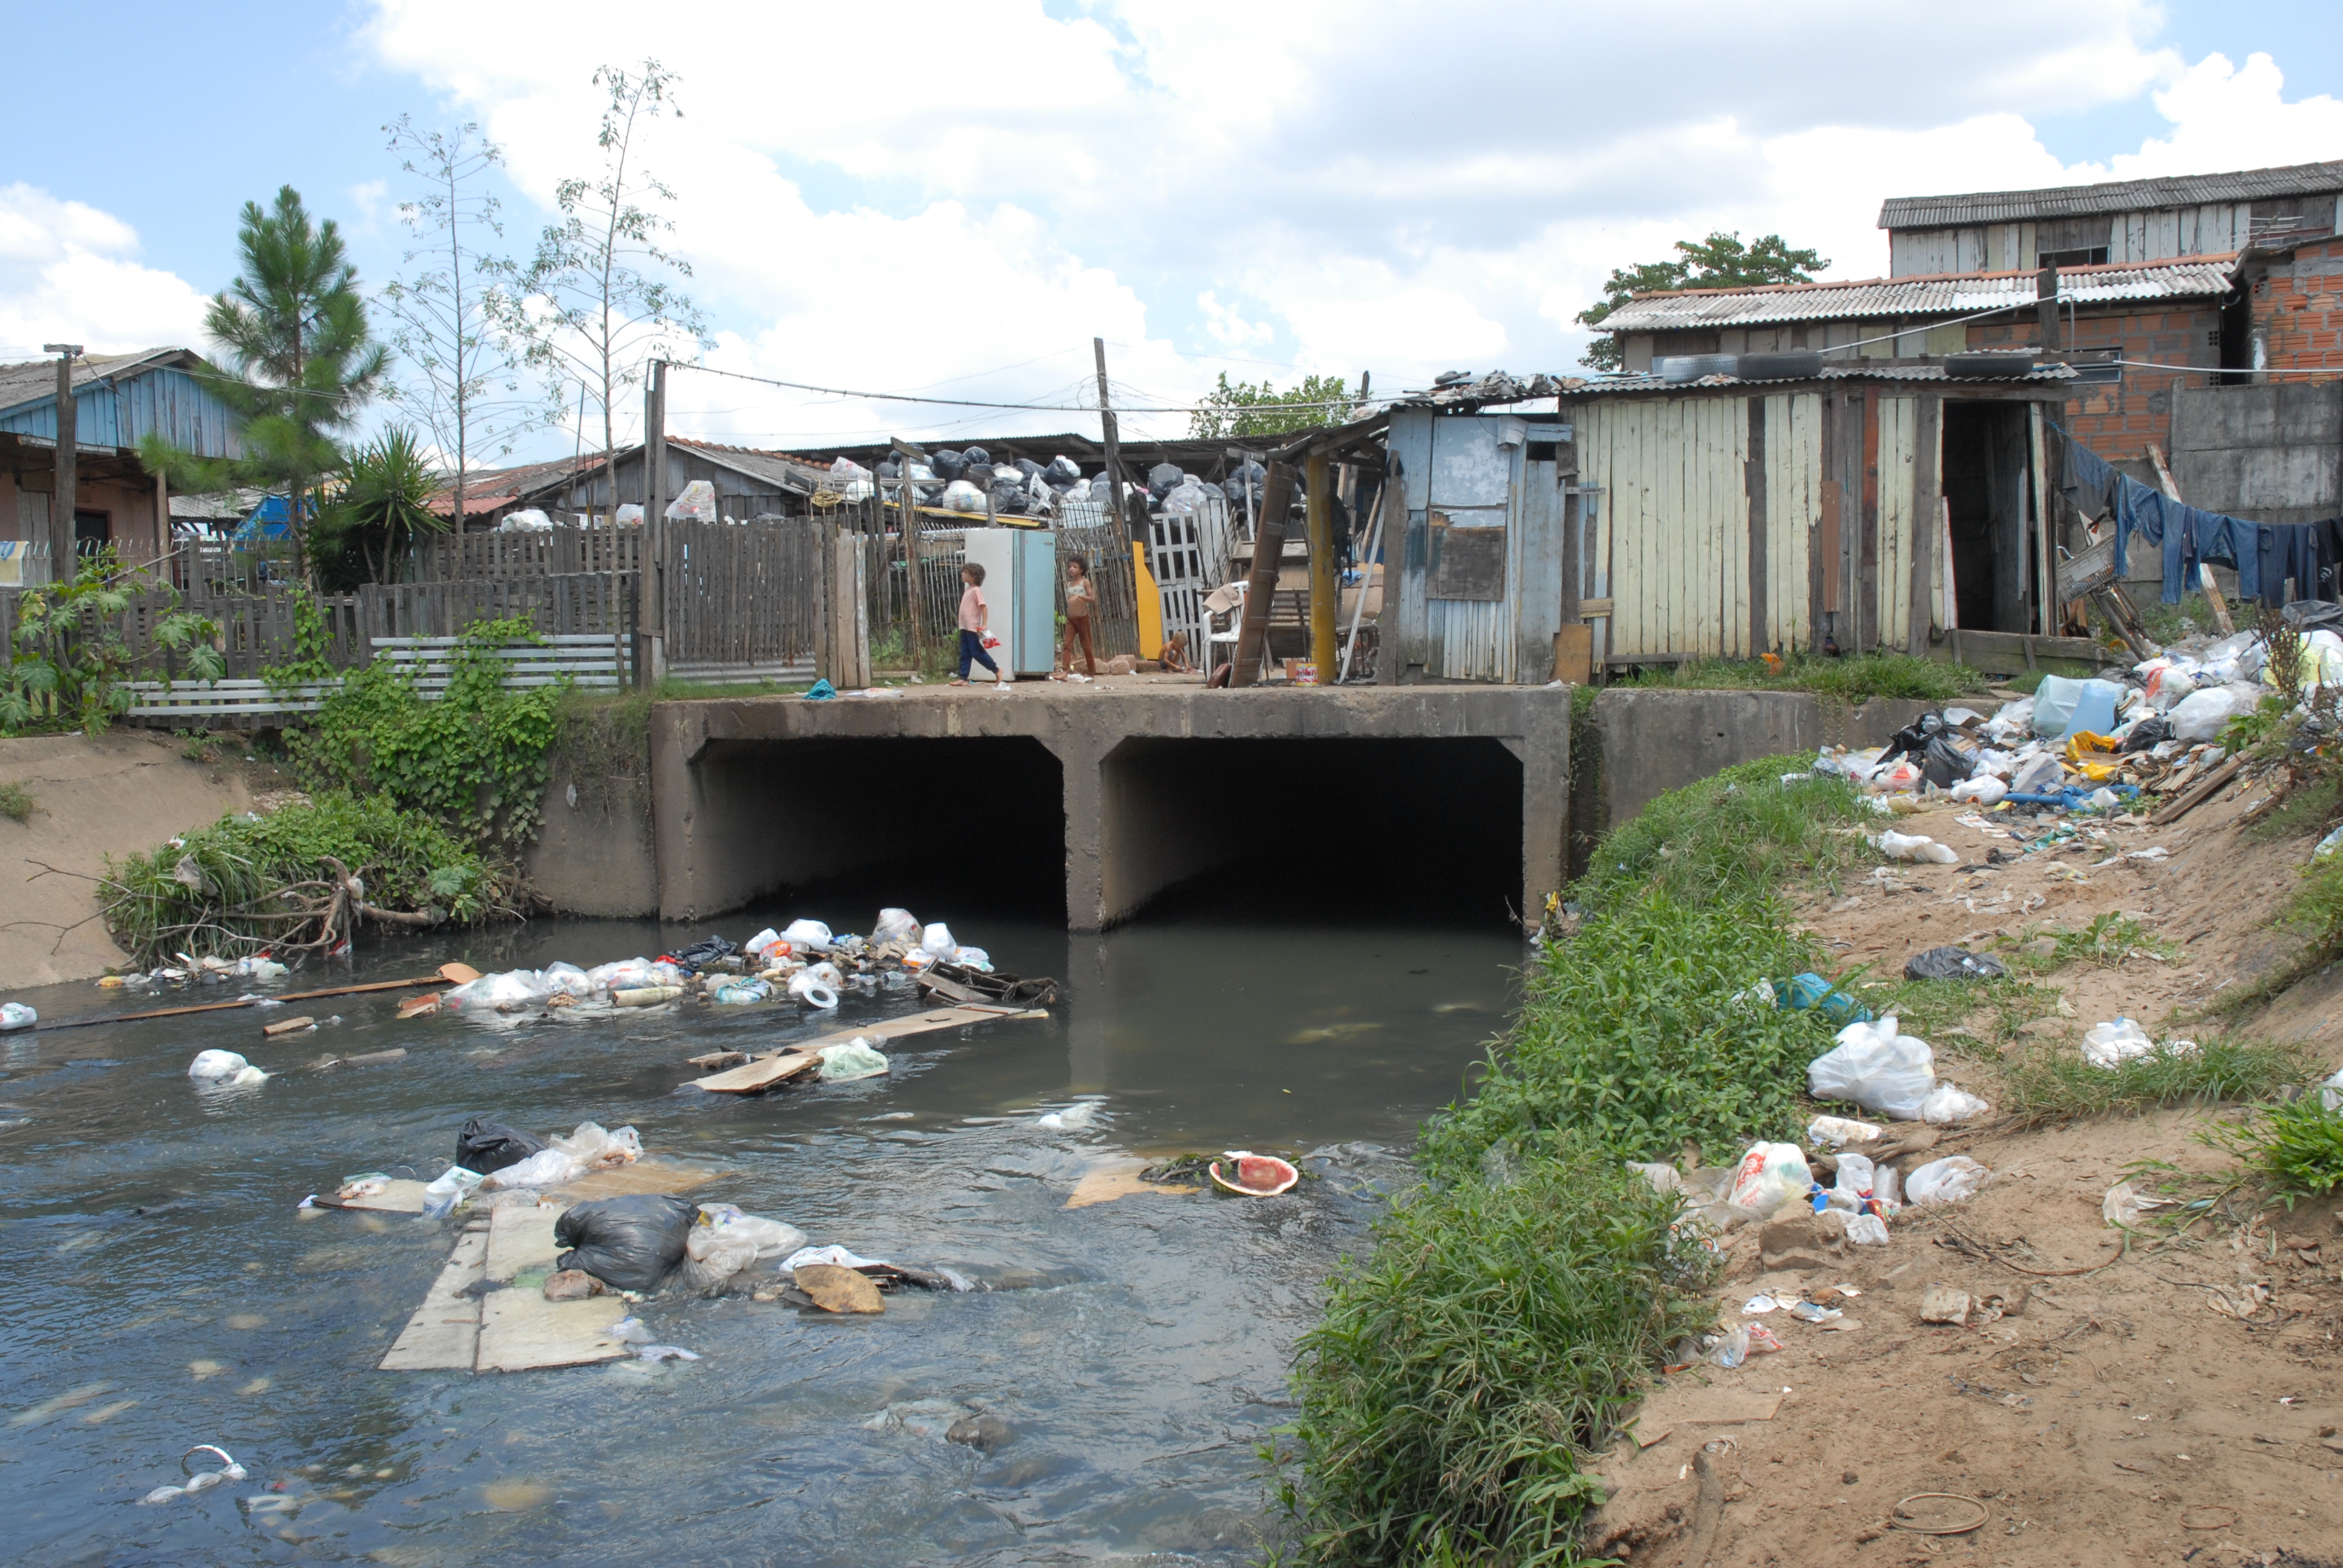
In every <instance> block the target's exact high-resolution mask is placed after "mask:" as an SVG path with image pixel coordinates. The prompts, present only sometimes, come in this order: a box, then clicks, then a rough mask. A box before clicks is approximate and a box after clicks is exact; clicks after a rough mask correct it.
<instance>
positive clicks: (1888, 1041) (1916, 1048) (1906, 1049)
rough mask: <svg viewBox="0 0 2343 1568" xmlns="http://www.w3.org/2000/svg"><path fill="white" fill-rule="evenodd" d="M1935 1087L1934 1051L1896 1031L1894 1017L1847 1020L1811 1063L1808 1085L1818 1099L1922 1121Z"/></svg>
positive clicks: (1905, 1119) (1809, 1065)
mask: <svg viewBox="0 0 2343 1568" xmlns="http://www.w3.org/2000/svg"><path fill="white" fill-rule="evenodd" d="M1935 1088H1936V1054H1935V1052H1933V1051H1931V1050H1929V1049H1928V1043H1927V1041H1926V1040H1917V1039H1915V1038H1914V1037H1913V1036H1911V1035H1908V1034H1902V1033H1899V1032H1897V1030H1896V1020H1895V1019H1894V1018H1893V1017H1889V1018H1883V1019H1880V1020H1876V1021H1875V1022H1868V1023H1851V1024H1848V1025H1847V1026H1846V1027H1845V1029H1843V1030H1839V1031H1838V1043H1837V1044H1836V1045H1835V1046H1833V1047H1832V1048H1831V1049H1830V1050H1827V1051H1825V1052H1824V1053H1823V1054H1822V1055H1820V1056H1818V1057H1816V1058H1815V1060H1813V1061H1811V1062H1809V1063H1808V1064H1807V1066H1806V1091H1807V1092H1808V1093H1810V1094H1812V1095H1813V1096H1814V1097H1815V1099H1816V1100H1849V1101H1854V1102H1855V1104H1857V1105H1860V1106H1862V1107H1863V1108H1864V1109H1865V1111H1877V1112H1878V1113H1879V1114H1881V1115H1883V1116H1890V1117H1893V1118H1895V1119H1896V1121H1919V1120H1920V1119H1921V1108H1922V1107H1923V1106H1924V1105H1926V1103H1927V1099H1928V1095H1929V1092H1930V1091H1933V1090H1934V1089H1935Z"/></svg>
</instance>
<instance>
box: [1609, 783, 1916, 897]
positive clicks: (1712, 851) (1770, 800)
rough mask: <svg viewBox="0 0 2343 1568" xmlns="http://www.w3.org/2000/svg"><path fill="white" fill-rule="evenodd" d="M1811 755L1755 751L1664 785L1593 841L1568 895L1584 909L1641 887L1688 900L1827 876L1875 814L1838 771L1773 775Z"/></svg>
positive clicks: (1841, 867)
mask: <svg viewBox="0 0 2343 1568" xmlns="http://www.w3.org/2000/svg"><path fill="white" fill-rule="evenodd" d="M1813 760H1814V759H1812V758H1810V757H1805V756H1796V755H1792V756H1783V757H1766V758H1761V759H1758V760H1756V761H1755V762H1745V763H1742V764H1740V765H1739V766H1737V767H1734V768H1728V769H1725V771H1724V772H1722V773H1719V774H1717V775H1716V776H1715V777H1714V778H1711V779H1702V780H1700V781H1699V782H1698V783H1695V784H1688V785H1686V786H1684V788H1683V789H1674V790H1670V791H1669V792H1668V793H1667V794H1665V795H1663V796H1661V797H1659V798H1658V799H1655V800H1654V801H1652V802H1651V803H1650V804H1649V805H1647V806H1645V807H1644V809H1642V810H1641V811H1639V812H1637V813H1636V814H1635V816H1634V818H1633V819H1631V820H1629V821H1627V822H1624V823H1623V824H1621V825H1620V827H1619V828H1618V829H1616V830H1614V832H1612V833H1611V834H1610V835H1609V836H1608V837H1607V838H1605V839H1604V840H1603V841H1602V843H1601V844H1599V845H1598V846H1596V848H1595V849H1594V854H1593V856H1592V857H1591V859H1590V860H1589V863H1588V866H1587V870H1586V875H1585V876H1584V877H1583V878H1582V879H1580V880H1579V881H1578V883H1577V885H1576V886H1575V887H1574V888H1573V889H1572V896H1573V897H1574V899H1575V900H1577V901H1578V902H1580V903H1582V904H1584V905H1586V906H1588V907H1589V908H1593V909H1603V908H1607V907H1610V906H1612V905H1614V904H1617V903H1619V902H1621V901H1622V900H1625V899H1627V898H1630V897H1633V896H1636V895H1638V894H1640V893H1642V892H1644V891H1645V890H1655V891H1659V892H1664V893H1666V894H1668V895H1669V896H1671V897H1673V898H1675V899H1677V900H1683V901H1684V902H1687V903H1696V902H1700V901H1703V900H1714V899H1733V898H1741V897H1751V896H1756V897H1770V896H1771V895H1772V894H1773V893H1774V891H1775V890H1776V889H1777V888H1779V887H1780V886H1782V884H1783V883H1785V882H1786V881H1790V880H1793V879H1818V880H1824V881H1828V880H1831V879H1834V878H1835V877H1836V876H1838V875H1839V874H1840V873H1841V872H1843V871H1845V869H1848V868H1849V867H1851V866H1853V865H1854V864H1855V861H1856V860H1857V859H1858V858H1859V857H1860V856H1861V854H1862V853H1863V840H1862V839H1861V837H1860V834H1859V832H1858V831H1857V830H1858V829H1863V828H1865V827H1873V828H1875V825H1876V824H1877V822H1878V821H1879V820H1880V819H1879V818H1878V817H1876V816H1875V815H1874V814H1873V813H1872V811H1871V810H1870V809H1868V807H1866V806H1865V803H1864V799H1863V795H1862V792H1861V791H1859V790H1857V789H1855V787H1854V786H1853V785H1851V784H1849V783H1847V782H1846V780H1845V779H1804V780H1801V781H1800V782H1798V783H1795V784H1790V785H1785V784H1783V783H1782V781H1781V780H1782V777H1783V775H1784V774H1786V773H1795V772H1801V771H1804V770H1805V768H1806V767H1807V766H1808V765H1809V764H1810V763H1812V761H1813Z"/></svg>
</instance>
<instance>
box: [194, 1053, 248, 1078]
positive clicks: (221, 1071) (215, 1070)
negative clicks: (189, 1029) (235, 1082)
mask: <svg viewBox="0 0 2343 1568" xmlns="http://www.w3.org/2000/svg"><path fill="white" fill-rule="evenodd" d="M248 1066H250V1063H248V1062H246V1060H244V1058H243V1057H242V1056H240V1055H238V1054H237V1053H236V1052H235V1051H233V1050H199V1051H197V1052H196V1060H193V1061H191V1062H189V1063H187V1076H188V1077H189V1078H193V1079H197V1080H200V1081H204V1082H206V1083H216V1082H218V1081H221V1080H222V1079H231V1078H234V1077H236V1075H237V1074H238V1073H240V1072H243V1071H244V1070H246V1068H247V1067H248Z"/></svg>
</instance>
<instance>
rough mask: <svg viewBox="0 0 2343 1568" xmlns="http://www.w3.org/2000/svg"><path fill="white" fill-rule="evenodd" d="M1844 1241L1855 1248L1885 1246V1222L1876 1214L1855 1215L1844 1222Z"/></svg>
mask: <svg viewBox="0 0 2343 1568" xmlns="http://www.w3.org/2000/svg"><path fill="white" fill-rule="evenodd" d="M1846 1239H1847V1241H1848V1243H1849V1244H1850V1245H1853V1246H1857V1247H1885V1245H1887V1221H1885V1220H1883V1219H1881V1218H1880V1217H1879V1216H1878V1215H1876V1214H1857V1215H1855V1216H1854V1217H1852V1218H1851V1219H1849V1220H1848V1221H1847V1222H1846Z"/></svg>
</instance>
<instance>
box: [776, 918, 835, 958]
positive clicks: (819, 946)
mask: <svg viewBox="0 0 2343 1568" xmlns="http://www.w3.org/2000/svg"><path fill="white" fill-rule="evenodd" d="M781 940H783V941H785V942H787V943H789V946H790V948H791V949H792V950H796V951H799V952H815V953H826V952H828V951H830V942H831V940H833V939H832V938H831V936H830V928H829V927H828V926H825V925H823V924H822V923H821V922H820V920H791V921H790V922H789V930H785V931H783V932H782V933H781Z"/></svg>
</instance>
